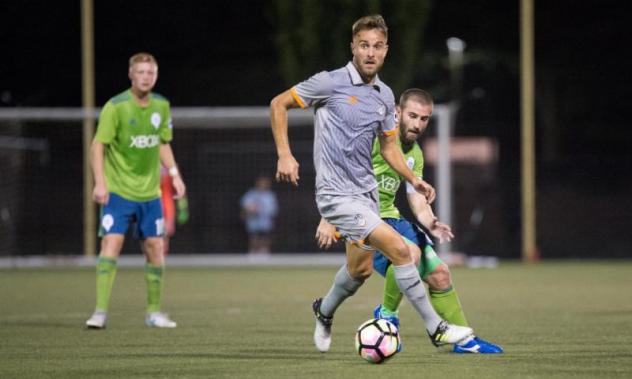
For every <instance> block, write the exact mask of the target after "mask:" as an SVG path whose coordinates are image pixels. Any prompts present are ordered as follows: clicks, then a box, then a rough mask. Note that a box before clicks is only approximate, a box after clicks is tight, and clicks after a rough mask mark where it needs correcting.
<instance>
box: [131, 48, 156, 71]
mask: <svg viewBox="0 0 632 379" xmlns="http://www.w3.org/2000/svg"><path fill="white" fill-rule="evenodd" d="M136 63H153V64H155V65H156V67H158V62H157V61H156V58H154V56H153V55H151V54H149V53H144V52H141V53H136V54H134V55H132V57H131V58H130V59H129V67H130V68H131V67H132V66H133V65H135V64H136Z"/></svg>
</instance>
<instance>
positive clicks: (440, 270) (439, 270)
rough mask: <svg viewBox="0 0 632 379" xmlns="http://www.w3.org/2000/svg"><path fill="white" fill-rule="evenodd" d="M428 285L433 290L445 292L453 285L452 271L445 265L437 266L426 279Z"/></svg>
mask: <svg viewBox="0 0 632 379" xmlns="http://www.w3.org/2000/svg"><path fill="white" fill-rule="evenodd" d="M426 281H427V282H428V285H429V286H430V288H432V289H433V290H445V289H448V288H450V286H451V285H452V279H451V277H450V269H449V268H448V266H447V265H446V264H445V263H442V264H440V265H439V266H437V267H436V268H435V269H434V270H433V271H432V272H431V273H430V275H428V277H427V278H426Z"/></svg>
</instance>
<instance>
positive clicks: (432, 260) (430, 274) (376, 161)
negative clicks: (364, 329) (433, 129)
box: [316, 88, 503, 354]
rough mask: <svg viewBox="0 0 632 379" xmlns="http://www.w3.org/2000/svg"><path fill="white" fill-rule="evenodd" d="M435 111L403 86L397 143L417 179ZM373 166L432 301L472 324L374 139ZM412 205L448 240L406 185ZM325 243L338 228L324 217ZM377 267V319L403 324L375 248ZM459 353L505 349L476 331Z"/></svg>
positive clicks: (387, 216) (451, 318)
mask: <svg viewBox="0 0 632 379" xmlns="http://www.w3.org/2000/svg"><path fill="white" fill-rule="evenodd" d="M432 110H433V99H432V96H431V95H430V94H429V93H428V92H426V91H424V90H421V89H417V88H412V89H408V90H406V91H404V93H403V94H402V95H401V97H400V101H399V106H398V107H397V115H398V119H399V138H398V143H399V145H400V147H401V149H402V153H403V154H404V158H405V160H406V164H407V165H408V167H409V168H411V169H412V170H413V172H414V173H415V175H417V176H418V177H419V178H421V177H422V174H423V165H424V160H423V153H422V151H421V148H420V147H419V144H418V143H417V139H418V138H419V136H420V135H421V134H423V132H424V131H425V130H426V128H427V127H428V122H429V121H430V116H431V115H432ZM372 159H373V169H374V172H375V176H376V179H377V182H378V190H379V202H380V217H382V219H383V220H384V221H385V222H386V223H387V224H389V225H390V226H391V227H393V229H395V230H396V231H398V232H399V233H400V234H401V235H402V236H403V237H404V239H405V240H406V242H407V244H408V246H409V251H410V253H411V255H412V257H413V259H414V261H415V262H416V264H417V267H418V270H419V274H420V276H421V278H422V279H423V280H424V281H425V282H426V283H427V284H428V289H429V293H430V302H431V303H432V305H433V307H434V308H435V310H436V311H437V313H438V314H439V315H440V316H441V317H442V318H444V319H445V320H447V321H448V322H449V323H451V324H455V325H462V326H468V323H467V320H466V319H465V315H464V314H463V309H462V308H461V303H460V301H459V298H458V295H457V293H456V290H455V289H454V286H453V285H452V280H451V277H450V270H449V268H448V266H447V265H446V264H445V263H443V262H442V261H441V259H440V258H439V257H438V256H437V254H436V253H435V251H434V250H433V248H432V242H431V240H430V239H429V238H428V237H427V235H426V233H425V232H424V231H423V230H422V229H421V228H419V227H418V226H417V225H415V224H413V223H411V222H410V221H408V220H406V219H405V218H403V217H402V216H401V214H400V213H399V210H398V209H397V207H396V206H395V195H396V193H397V190H398V189H399V187H400V184H401V178H400V176H399V175H398V174H397V173H396V172H395V171H394V170H393V169H392V168H391V167H390V166H389V165H388V163H387V162H386V161H385V160H384V158H383V157H382V156H381V154H380V141H379V140H378V139H376V140H375V141H374V144H373V151H372ZM406 193H407V198H408V204H409V206H410V208H411V210H412V212H413V214H414V215H415V218H416V219H417V221H418V222H419V223H420V224H421V225H422V226H423V227H424V228H425V230H427V231H428V232H429V233H430V234H431V235H432V236H433V237H435V238H436V239H438V240H439V242H444V241H450V240H451V239H452V238H453V237H454V235H453V234H452V230H451V228H450V226H449V225H446V224H443V223H441V222H439V221H438V220H437V218H436V217H435V215H434V213H433V211H432V208H431V207H430V204H429V203H428V201H427V200H426V198H425V197H424V196H422V195H420V194H419V193H418V192H417V191H415V190H414V189H412V188H410V187H409V186H408V185H407V189H406ZM316 238H317V239H318V243H319V245H320V246H321V247H324V248H328V247H329V246H331V244H332V243H333V242H334V240H335V228H334V227H333V226H332V225H330V224H328V223H327V222H326V221H325V220H322V221H321V224H320V225H319V227H318V230H317V232H316ZM373 268H374V270H376V271H377V272H379V273H380V274H381V275H382V276H384V277H385V278H386V281H385V286H384V300H383V303H382V304H381V305H379V306H378V307H377V308H376V309H375V311H374V316H375V317H376V318H384V319H387V320H389V321H391V322H393V323H394V324H396V325H397V326H399V317H398V308H399V304H400V303H401V300H402V294H401V292H400V290H399V288H398V286H397V283H396V282H395V277H394V276H393V267H392V264H391V262H390V261H389V260H388V259H387V258H386V257H385V256H384V255H383V254H381V253H380V252H379V251H376V252H375V253H374V257H373ZM453 351H454V352H456V353H483V354H494V353H501V352H502V351H503V350H502V348H501V347H499V346H497V345H494V344H492V343H490V342H487V341H485V340H482V339H480V338H478V337H476V336H474V335H472V336H470V337H468V338H466V339H464V340H462V341H459V342H458V343H457V344H455V345H454V348H453Z"/></svg>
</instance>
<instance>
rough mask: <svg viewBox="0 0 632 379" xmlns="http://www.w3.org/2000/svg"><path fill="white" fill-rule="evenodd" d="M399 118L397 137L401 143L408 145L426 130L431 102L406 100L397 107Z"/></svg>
mask: <svg viewBox="0 0 632 379" xmlns="http://www.w3.org/2000/svg"><path fill="white" fill-rule="evenodd" d="M397 116H398V118H399V139H400V140H401V141H402V143H403V144H406V145H409V144H411V143H413V142H415V141H416V140H417V138H419V136H420V135H422V134H423V132H424V131H426V128H427V127H428V123H429V122H430V116H432V104H421V103H419V102H417V101H414V100H408V101H406V103H405V104H404V105H403V106H402V107H400V106H398V107H397Z"/></svg>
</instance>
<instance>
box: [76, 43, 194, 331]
mask: <svg viewBox="0 0 632 379" xmlns="http://www.w3.org/2000/svg"><path fill="white" fill-rule="evenodd" d="M129 79H130V81H131V88H130V89H128V90H126V91H124V92H122V93H120V94H118V95H116V96H114V97H113V98H111V99H110V100H109V101H108V102H107V104H105V106H104V107H103V110H102V111H101V114H100V116H99V125H98V128H97V132H96V135H95V137H94V140H93V142H92V148H91V152H90V164H91V166H92V172H93V174H94V181H95V184H94V190H93V194H92V197H93V199H94V201H96V202H97V203H98V204H100V205H101V223H100V230H99V235H100V236H101V237H102V239H101V251H100V253H99V258H98V260H97V268H96V271H97V273H96V275H97V280H96V282H97V283H96V297H97V301H96V308H95V312H94V313H93V315H92V317H90V319H88V321H86V326H87V327H88V328H94V329H102V328H105V324H106V319H107V310H108V304H109V300H110V293H111V291H112V285H113V283H114V277H115V276H116V261H117V258H118V256H119V254H120V252H121V248H122V247H123V242H124V240H125V233H126V232H127V230H128V229H129V226H130V225H134V235H135V237H136V238H138V239H139V240H140V241H141V250H142V252H143V254H144V255H145V257H146V259H147V263H146V265H145V281H146V284H147V314H146V318H145V323H146V324H147V326H150V327H158V328H175V327H176V323H175V322H174V321H172V320H170V319H169V317H168V316H167V315H166V314H164V313H162V312H161V311H160V305H161V304H160V303H161V294H162V285H163V274H164V245H163V235H164V233H165V225H164V219H163V213H162V207H161V204H160V165H161V164H162V165H163V166H164V167H166V168H167V169H168V171H169V175H170V176H171V178H172V181H173V187H174V189H175V196H174V197H175V198H180V197H182V196H184V195H185V192H186V188H185V185H184V182H183V181H182V177H181V176H180V173H179V171H178V168H177V166H176V162H175V158H174V156H173V151H172V150H171V146H170V145H169V142H170V141H171V139H172V124H171V111H170V108H169V101H167V99H165V98H164V97H162V96H160V95H158V94H156V93H153V92H151V90H152V89H153V88H154V86H155V84H156V80H157V79H158V64H157V62H156V59H155V58H154V57H153V56H152V55H151V54H148V53H138V54H135V55H134V56H132V57H131V58H130V60H129Z"/></svg>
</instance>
